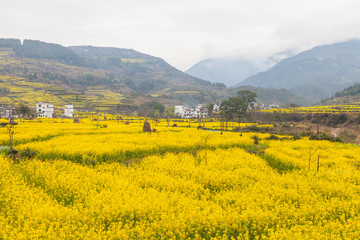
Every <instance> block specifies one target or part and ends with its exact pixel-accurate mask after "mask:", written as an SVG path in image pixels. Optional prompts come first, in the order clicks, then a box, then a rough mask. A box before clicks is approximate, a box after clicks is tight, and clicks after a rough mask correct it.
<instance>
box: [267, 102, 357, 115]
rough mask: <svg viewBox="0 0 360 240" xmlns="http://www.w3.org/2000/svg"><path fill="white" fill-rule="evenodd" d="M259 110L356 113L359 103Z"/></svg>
mask: <svg viewBox="0 0 360 240" xmlns="http://www.w3.org/2000/svg"><path fill="white" fill-rule="evenodd" d="M261 112H282V113H349V112H355V113H358V112H360V103H359V102H353V103H352V104H337V105H323V106H308V107H289V108H273V109H265V110H261Z"/></svg>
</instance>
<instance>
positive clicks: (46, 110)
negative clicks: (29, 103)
mask: <svg viewBox="0 0 360 240" xmlns="http://www.w3.org/2000/svg"><path fill="white" fill-rule="evenodd" d="M53 115H54V105H53V104H51V103H42V102H39V103H37V104H36V116H37V117H43V118H52V117H53Z"/></svg>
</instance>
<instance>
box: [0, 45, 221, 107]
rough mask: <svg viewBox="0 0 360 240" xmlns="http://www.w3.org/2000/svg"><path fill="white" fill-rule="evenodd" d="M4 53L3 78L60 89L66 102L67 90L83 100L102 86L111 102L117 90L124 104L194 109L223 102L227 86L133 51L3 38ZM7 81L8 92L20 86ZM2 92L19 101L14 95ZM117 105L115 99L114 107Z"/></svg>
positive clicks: (0, 57) (0, 63)
mask: <svg viewBox="0 0 360 240" xmlns="http://www.w3.org/2000/svg"><path fill="white" fill-rule="evenodd" d="M9 49H11V51H8V50H9ZM0 51H1V52H2V54H0V72H1V73H2V74H3V75H6V76H12V77H15V78H18V79H20V78H25V79H27V80H28V81H29V82H37V83H41V84H40V85H41V86H42V87H40V89H44V85H43V84H53V85H55V86H56V87H57V88H59V89H60V90H59V89H57V90H56V91H57V93H56V97H57V98H59V97H60V98H63V96H62V95H61V94H60V91H61V92H62V94H63V92H70V93H71V94H76V95H77V96H78V97H77V98H78V99H81V96H84V97H88V96H85V95H89V94H90V95H91V92H93V90H94V88H96V89H101V90H104V91H108V92H107V94H106V95H107V97H109V98H111V96H112V94H111V92H114V93H117V94H115V95H116V97H114V98H115V99H116V105H119V106H123V105H131V106H134V105H140V104H141V103H143V102H144V101H152V100H153V99H154V98H156V99H157V100H158V101H162V102H164V103H166V104H175V103H178V102H180V101H181V102H183V103H185V104H189V105H194V104H199V103H203V102H209V101H213V102H216V101H218V99H219V98H220V97H219V95H220V94H219V95H218V90H223V89H224V88H225V87H226V86H225V85H224V84H222V83H211V82H209V81H205V80H202V79H199V78H196V77H193V76H190V75H188V74H186V73H183V72H182V71H180V70H178V69H176V68H174V67H172V66H171V65H170V64H168V63H167V62H166V61H164V60H163V59H161V58H158V57H154V56H151V55H148V54H144V53H141V52H137V51H135V50H133V49H124V48H114V47H94V46H71V47H64V46H61V45H59V44H53V43H45V42H41V41H37V40H24V41H23V42H21V40H19V39H0ZM0 77H1V76H0ZM19 81H20V80H19ZM0 82H1V80H0ZM6 82H7V81H4V82H3V85H4V86H5V87H6V88H7V89H10V87H13V88H15V86H10V85H9V84H10V83H6ZM6 84H8V85H6ZM12 84H13V85H15V84H16V85H19V84H20V85H21V84H23V85H24V84H25V83H21V82H17V83H15V82H14V83H12ZM1 87H3V86H0V88H1ZM45 88H46V89H48V88H47V87H45ZM10 90H11V89H10ZM46 93H49V94H50V93H51V94H55V93H54V91H50V90H46ZM1 94H2V95H8V96H9V97H15V98H17V96H15V95H14V94H12V91H10V93H8V92H7V91H4V92H3V93H0V95H1ZM102 94H103V93H99V94H98V95H99V96H97V97H96V99H98V97H102V96H101V95H102ZM118 94H120V95H121V96H123V97H122V100H121V101H119V100H118ZM221 94H222V95H224V94H225V93H221ZM17 95H19V94H17ZM223 98H224V97H223ZM22 99H24V98H22ZM44 101H45V100H44ZM94 101H95V100H94ZM114 101H115V100H111V102H112V105H114V104H113V102H114ZM75 105H76V104H75Z"/></svg>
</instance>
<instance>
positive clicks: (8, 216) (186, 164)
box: [0, 120, 360, 239]
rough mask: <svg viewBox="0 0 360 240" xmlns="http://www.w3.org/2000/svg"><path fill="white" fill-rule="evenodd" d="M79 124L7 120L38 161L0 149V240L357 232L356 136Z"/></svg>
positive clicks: (354, 235) (359, 157)
mask: <svg viewBox="0 0 360 240" xmlns="http://www.w3.org/2000/svg"><path fill="white" fill-rule="evenodd" d="M82 121H83V122H82V123H79V124H74V123H71V122H70V121H64V123H62V122H58V123H53V122H51V121H45V120H44V121H43V122H41V123H40V122H25V123H19V125H18V126H16V127H15V135H14V139H17V140H18V143H19V144H17V145H16V146H15V148H16V149H18V150H20V151H21V150H25V149H26V148H30V149H32V150H36V151H37V159H31V160H26V161H20V162H19V163H13V162H12V161H11V160H10V159H7V158H6V157H5V156H0V164H1V168H0V210H1V211H0V239H358V238H360V233H359V231H358V228H359V226H360V212H359V210H358V209H360V194H359V184H360V177H359V162H360V148H359V147H358V146H356V145H350V144H341V143H331V142H327V141H310V140H308V139H306V138H303V139H301V140H297V141H291V140H282V141H279V140H266V139H265V138H266V137H267V136H268V135H265V134H263V135H262V134H256V135H258V136H259V138H260V140H259V141H260V143H259V145H258V146H254V140H253V139H252V136H253V135H254V134H252V133H243V134H242V136H240V134H239V133H230V132H223V133H222V134H221V133H220V132H218V131H217V132H213V131H203V130H197V129H196V128H186V127H182V126H179V127H177V128H171V127H167V124H166V123H164V122H163V121H161V122H160V123H159V124H158V126H157V129H158V131H157V132H156V133H143V132H142V131H141V124H140V123H136V124H135V123H130V125H125V124H124V123H123V122H120V123H119V124H118V122H117V121H113V122H111V121H107V127H103V128H101V129H98V130H96V126H95V124H96V122H95V123H94V121H92V120H91V121H85V120H82ZM101 124H104V122H103V123H101ZM23 132H26V133H23ZM32 135H34V136H38V137H37V138H35V137H31V136H32ZM0 137H1V139H3V141H5V140H6V133H5V130H4V131H3V133H2V134H1V135H0ZM257 147H258V148H263V149H265V150H264V153H263V155H261V154H253V153H249V152H247V149H251V150H252V151H251V152H256V149H257ZM169 151H173V153H169ZM126 153H128V154H129V156H127V155H126ZM74 156H81V159H90V158H91V159H93V161H94V163H97V164H93V165H92V166H87V165H86V164H78V163H74V162H72V161H74V160H75V162H76V158H75V157H74ZM134 156H135V157H136V156H138V157H141V158H142V159H133V160H128V161H125V162H123V160H124V159H132V157H134ZM127 157H128V158H127ZM68 160H71V161H68ZM77 162H80V163H83V162H82V161H77ZM318 162H319V168H318ZM85 163H86V162H85ZM309 163H310V169H309Z"/></svg>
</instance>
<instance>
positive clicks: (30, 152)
mask: <svg viewBox="0 0 360 240" xmlns="http://www.w3.org/2000/svg"><path fill="white" fill-rule="evenodd" d="M20 156H21V157H22V158H27V159H30V158H33V157H35V156H36V151H35V150H32V149H30V148H26V149H25V150H23V151H21V152H20Z"/></svg>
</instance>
